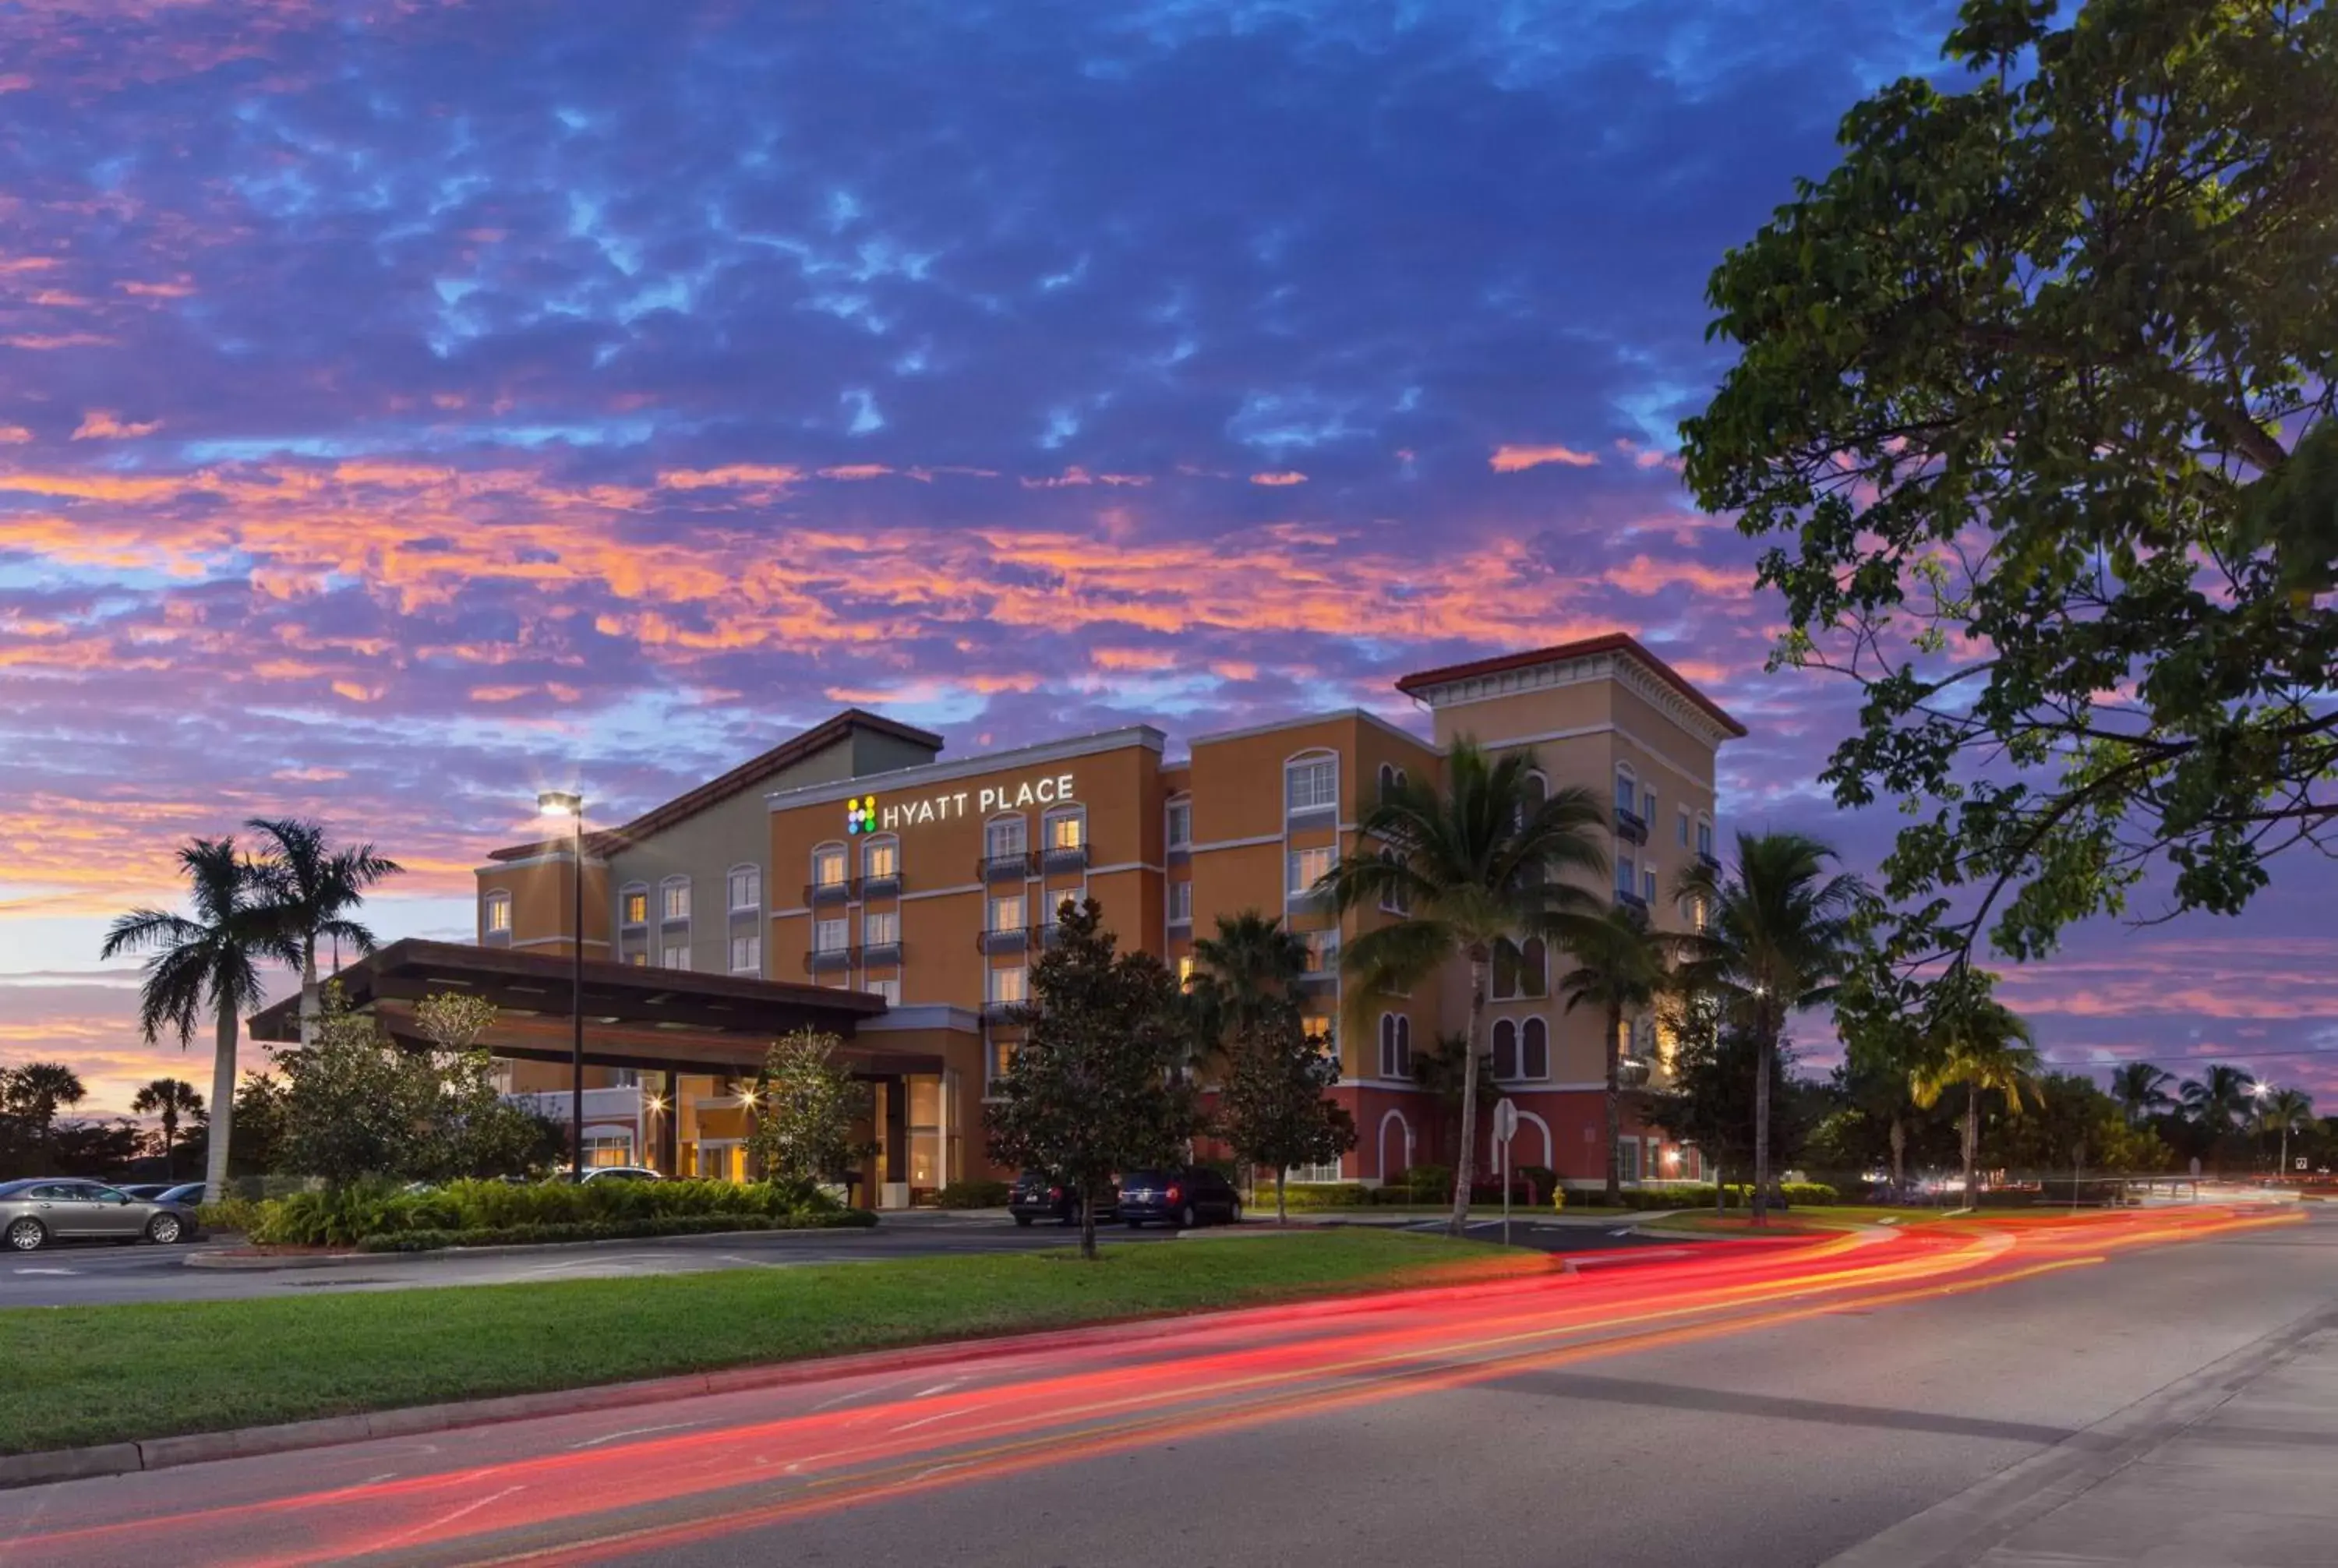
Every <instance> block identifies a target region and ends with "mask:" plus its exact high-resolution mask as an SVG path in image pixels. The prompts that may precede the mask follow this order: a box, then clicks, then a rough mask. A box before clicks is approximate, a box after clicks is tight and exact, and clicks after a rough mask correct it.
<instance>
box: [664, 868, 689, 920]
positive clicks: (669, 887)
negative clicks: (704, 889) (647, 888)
mask: <svg viewBox="0 0 2338 1568" xmlns="http://www.w3.org/2000/svg"><path fill="white" fill-rule="evenodd" d="M677 887H679V888H681V889H682V913H681V914H679V915H669V914H668V913H666V910H667V908H668V907H670V905H671V904H672V899H671V898H670V897H668V895H669V894H671V893H673V890H674V889H675V888H677ZM696 907H697V903H696V900H695V899H693V897H692V896H691V887H690V878H689V877H686V876H683V875H681V874H680V873H676V874H675V875H673V876H672V877H660V878H658V885H657V923H658V924H659V925H660V926H687V925H689V924H690V917H691V914H692V912H693V910H694V909H695V908H696Z"/></svg>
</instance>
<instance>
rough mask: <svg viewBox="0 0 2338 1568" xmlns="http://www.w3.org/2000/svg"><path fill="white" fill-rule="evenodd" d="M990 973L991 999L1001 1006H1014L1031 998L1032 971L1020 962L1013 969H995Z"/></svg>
mask: <svg viewBox="0 0 2338 1568" xmlns="http://www.w3.org/2000/svg"><path fill="white" fill-rule="evenodd" d="M989 975H990V992H989V1000H990V1001H992V1002H994V1003H997V1005H1001V1006H1013V1005H1016V1004H1017V1003H1020V1002H1026V1001H1028V1000H1029V999H1030V995H1031V992H1030V985H1029V981H1030V971H1029V970H1027V969H1026V968H1024V967H1023V965H1020V964H1017V965H1015V967H1013V968H1012V969H993V970H991V971H989Z"/></svg>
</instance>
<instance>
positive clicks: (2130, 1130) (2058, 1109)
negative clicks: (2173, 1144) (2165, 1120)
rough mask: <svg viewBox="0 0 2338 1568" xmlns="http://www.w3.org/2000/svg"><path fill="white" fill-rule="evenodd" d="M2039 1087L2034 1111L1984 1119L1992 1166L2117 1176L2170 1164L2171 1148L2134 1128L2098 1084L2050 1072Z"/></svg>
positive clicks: (2043, 1172)
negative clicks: (2081, 1169) (2080, 1170)
mask: <svg viewBox="0 0 2338 1568" xmlns="http://www.w3.org/2000/svg"><path fill="white" fill-rule="evenodd" d="M2034 1087H2035V1090H2036V1094H2035V1098H2034V1106H2033V1108H2031V1109H2029V1110H2027V1111H2025V1112H2022V1113H2021V1114H2019V1115H2008V1116H2001V1117H1997V1118H1994V1119H1990V1118H1987V1117H1986V1116H1985V1118H1984V1126H1983V1128H1982V1132H1981V1146H1982V1149H1983V1150H1984V1152H1986V1155H1987V1158H1988V1159H1989V1162H1990V1163H1992V1164H1996V1165H2002V1166H2004V1167H2006V1168H2008V1169H2009V1170H2017V1171H2034V1172H2036V1173H2038V1174H2039V1175H2041V1176H2050V1175H2058V1174H2063V1173H2067V1172H2069V1171H2072V1170H2073V1169H2074V1168H2076V1167H2078V1166H2079V1165H2081V1164H2083V1165H2084V1166H2086V1167H2087V1169H2090V1170H2094V1171H2107V1172H2112V1173H2125V1172H2127V1171H2156V1170H2158V1169H2160V1168H2162V1167H2163V1166H2165V1165H2166V1161H2167V1149H2166V1145H2165V1144H2163V1143H2161V1142H2159V1140H2158V1139H2157V1138H2156V1136H2154V1135H2153V1134H2151V1133H2150V1132H2143V1131H2139V1130H2137V1129H2136V1128H2135V1127H2133V1126H2131V1125H2130V1124H2129V1123H2128V1122H2127V1113H2126V1112H2125V1111H2124V1110H2123V1109H2122V1108H2121V1106H2120V1105H2119V1103H2118V1102H2117V1100H2116V1099H2114V1098H2113V1097H2112V1096H2110V1095H2108V1094H2106V1093H2103V1091H2102V1090H2101V1089H2099V1088H2097V1086H2096V1084H2095V1083H2094V1080H2092V1079H2090V1078H2086V1077H2082V1076H2079V1075H2078V1074H2076V1073H2046V1074H2044V1075H2043V1076H2041V1077H2039V1078H2038V1080H2037V1081H2036V1083H2035V1085H2034ZM1984 1109H1985V1110H1986V1108H1984Z"/></svg>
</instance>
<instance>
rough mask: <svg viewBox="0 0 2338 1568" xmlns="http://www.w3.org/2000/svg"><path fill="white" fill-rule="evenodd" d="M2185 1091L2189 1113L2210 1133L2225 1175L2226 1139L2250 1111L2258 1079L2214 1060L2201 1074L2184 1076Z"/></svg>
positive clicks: (2219, 1170)
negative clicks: (2190, 1076)
mask: <svg viewBox="0 0 2338 1568" xmlns="http://www.w3.org/2000/svg"><path fill="white" fill-rule="evenodd" d="M2181 1093H2182V1096H2183V1101H2184V1112H2185V1114H2186V1115H2187V1116H2189V1117H2191V1118H2192V1120H2193V1121H2194V1122H2197V1123H2198V1124H2199V1126H2200V1128H2201V1130H2202V1131H2203V1132H2206V1133H2207V1134H2208V1137H2209V1148H2210V1150H2211V1152H2214V1153H2215V1156H2216V1174H2217V1175H2218V1176H2219V1177H2222V1176H2223V1175H2224V1173H2225V1142H2226V1141H2227V1140H2229V1139H2230V1138H2231V1137H2232V1135H2233V1130H2234V1129H2235V1127H2237V1126H2238V1125H2239V1124H2240V1121H2241V1118H2242V1116H2243V1115H2244V1114H2245V1113H2246V1112H2247V1111H2248V1108H2249V1101H2250V1100H2251V1099H2252V1098H2253V1097H2254V1095H2255V1093H2256V1082H2255V1080H2254V1079H2252V1078H2251V1077H2250V1076H2249V1075H2248V1074H2247V1073H2245V1072H2243V1071H2242V1070H2241V1069H2240V1068H2238V1067H2235V1066H2233V1065H2231V1064H2230V1063H2224V1062H2212V1063H2209V1064H2208V1070H2207V1071H2206V1072H2205V1073H2202V1074H2201V1075H2200V1076H2199V1077H2197V1078H2186V1080H2184V1083H2183V1085H2182V1089H2181Z"/></svg>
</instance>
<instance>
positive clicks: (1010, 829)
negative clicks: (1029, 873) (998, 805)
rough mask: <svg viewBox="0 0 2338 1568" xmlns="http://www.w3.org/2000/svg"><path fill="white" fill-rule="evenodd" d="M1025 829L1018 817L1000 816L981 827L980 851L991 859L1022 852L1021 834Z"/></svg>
mask: <svg viewBox="0 0 2338 1568" xmlns="http://www.w3.org/2000/svg"><path fill="white" fill-rule="evenodd" d="M1026 831H1027V828H1026V826H1025V824H1024V821H1023V818H1020V817H1000V818H995V819H994V820H992V821H990V822H989V823H987V824H986V825H985V826H984V828H983V829H982V845H983V849H982V852H983V853H984V854H986V855H987V856H989V857H990V858H992V859H993V860H1004V859H1006V858H1007V857H1009V856H1013V855H1020V854H1022V853H1023V835H1024V833H1025V832H1026Z"/></svg>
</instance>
